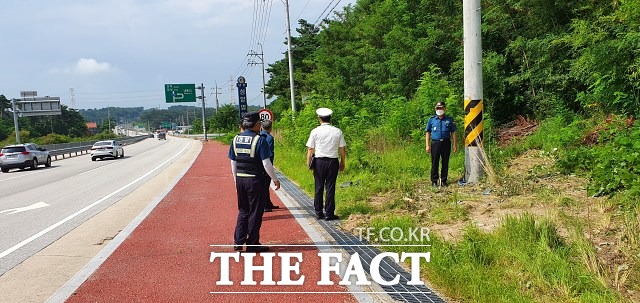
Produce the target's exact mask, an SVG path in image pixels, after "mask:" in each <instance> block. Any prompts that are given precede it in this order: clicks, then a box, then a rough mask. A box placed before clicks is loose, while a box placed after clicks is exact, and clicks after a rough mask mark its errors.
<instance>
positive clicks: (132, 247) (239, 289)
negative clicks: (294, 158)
mask: <svg viewBox="0 0 640 303" xmlns="http://www.w3.org/2000/svg"><path fill="white" fill-rule="evenodd" d="M228 148H229V147H228V146H225V145H223V144H220V143H218V142H205V143H204V145H203V148H202V151H201V152H200V154H199V155H198V157H197V159H196V160H195V162H194V163H193V165H192V166H191V167H190V168H189V170H188V171H187V173H186V174H185V175H184V176H183V177H182V179H181V180H180V181H179V182H178V183H177V184H176V185H175V187H174V188H173V189H172V190H171V191H170V192H169V193H168V194H167V195H166V196H165V197H164V198H163V200H162V201H161V202H160V203H159V204H158V205H157V206H156V208H155V209H153V211H152V212H151V213H150V214H149V215H148V216H147V217H146V218H145V219H144V220H143V221H142V222H141V223H140V225H139V226H138V227H137V228H136V229H135V230H134V231H133V232H132V233H131V234H130V235H129V236H128V237H127V239H126V240H125V241H124V242H123V243H122V244H121V245H120V246H119V247H118V248H117V249H116V250H115V251H114V252H113V253H112V254H111V255H110V256H109V257H108V258H107V259H106V260H105V261H104V263H102V265H101V266H100V267H99V268H98V269H97V270H96V271H95V272H94V273H93V274H92V275H91V276H90V277H89V278H88V279H87V280H86V281H85V282H84V283H83V284H82V285H81V286H80V287H79V288H78V289H77V290H76V291H75V292H74V293H73V294H72V295H71V296H70V297H69V298H68V299H67V300H66V302H70V303H72V302H357V300H356V299H355V298H354V296H353V295H351V294H350V293H349V291H348V289H347V288H346V287H344V286H339V285H338V281H339V280H340V277H339V276H337V275H336V274H333V273H332V274H331V280H332V281H333V282H334V284H333V285H332V286H325V285H321V286H319V285H317V281H319V280H320V276H321V274H320V264H319V258H318V250H317V248H316V247H312V246H301V247H294V246H272V247H271V252H274V253H277V254H279V253H301V254H302V261H301V262H299V263H298V264H299V266H300V268H299V274H296V273H292V272H291V271H290V272H291V273H290V275H291V279H292V280H298V279H300V278H301V275H304V283H303V285H260V282H261V281H262V280H263V274H262V272H260V271H257V272H256V273H255V274H254V275H253V280H254V281H256V282H257V285H241V282H242V281H243V280H245V279H246V278H247V277H245V276H244V266H243V262H242V261H243V260H242V258H241V259H240V262H234V261H233V260H232V261H231V262H230V266H229V268H230V269H229V280H230V281H232V283H233V285H217V284H216V282H217V281H219V280H220V277H221V261H220V258H216V259H214V260H213V262H211V261H210V257H211V253H212V252H216V253H233V249H232V247H230V246H215V245H231V244H233V231H234V229H235V223H236V216H237V214H238V210H237V200H236V194H235V187H234V182H233V179H232V177H231V168H230V163H229V160H228V158H227V152H228ZM271 200H272V201H273V202H274V204H276V205H278V206H280V209H276V210H274V211H273V212H270V213H265V215H264V220H263V224H262V229H261V237H260V238H261V242H262V243H263V244H264V245H267V246H269V245H292V244H297V245H300V244H301V245H309V244H313V242H312V241H311V239H310V238H309V236H308V235H307V234H306V233H305V232H304V230H303V229H302V227H301V226H300V225H299V223H298V222H297V221H296V219H295V218H294V217H293V215H292V214H291V213H290V212H289V211H288V210H287V209H286V208H285V206H284V205H283V203H282V201H280V199H279V198H278V197H277V196H276V195H275V194H274V192H273V191H271ZM212 245H214V246H212ZM242 255H245V254H244V253H243V254H241V256H242ZM288 263H291V262H288ZM253 264H254V266H259V265H263V260H262V257H261V254H259V255H258V256H256V257H255V260H254V263H253ZM281 265H282V264H281V261H280V258H279V257H278V255H276V256H275V257H274V258H273V264H272V269H273V280H274V281H275V282H278V281H280V280H282V279H281ZM276 284H277V283H276ZM247 292H251V293H247Z"/></svg>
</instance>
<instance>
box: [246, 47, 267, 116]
mask: <svg viewBox="0 0 640 303" xmlns="http://www.w3.org/2000/svg"><path fill="white" fill-rule="evenodd" d="M258 45H260V53H259V54H258V53H256V52H254V51H251V52H250V53H249V56H256V57H258V58H260V63H261V64H262V100H263V106H262V108H267V93H266V92H265V82H264V52H263V51H262V44H261V43H258ZM257 64H258V62H255V61H249V65H257Z"/></svg>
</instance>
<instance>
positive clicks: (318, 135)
mask: <svg viewBox="0 0 640 303" xmlns="http://www.w3.org/2000/svg"><path fill="white" fill-rule="evenodd" d="M346 145H347V143H346V142H345V141H344V136H343V135H342V131H341V130H340V129H339V128H337V127H335V126H333V125H331V124H329V123H322V124H320V126H318V127H316V128H314V129H313V130H312V131H311V134H310V135H309V140H307V147H309V148H313V149H314V153H315V155H316V157H319V158H338V156H339V154H338V151H339V148H340V147H345V146H346Z"/></svg>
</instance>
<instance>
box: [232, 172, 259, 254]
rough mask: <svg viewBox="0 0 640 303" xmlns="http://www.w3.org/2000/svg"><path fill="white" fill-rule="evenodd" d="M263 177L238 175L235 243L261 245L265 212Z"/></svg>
mask: <svg viewBox="0 0 640 303" xmlns="http://www.w3.org/2000/svg"><path fill="white" fill-rule="evenodd" d="M264 186H265V182H264V178H263V177H254V178H247V177H236V192H237V194H238V221H237V222H236V231H235V234H234V236H233V240H234V244H235V245H242V244H247V245H260V227H261V226H262V214H264V205H265V201H266V199H265V196H264V192H265V191H264Z"/></svg>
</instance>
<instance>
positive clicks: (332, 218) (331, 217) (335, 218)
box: [324, 216, 340, 221]
mask: <svg viewBox="0 0 640 303" xmlns="http://www.w3.org/2000/svg"><path fill="white" fill-rule="evenodd" d="M338 219H340V217H338V216H327V217H326V218H324V220H325V221H333V220H338Z"/></svg>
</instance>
